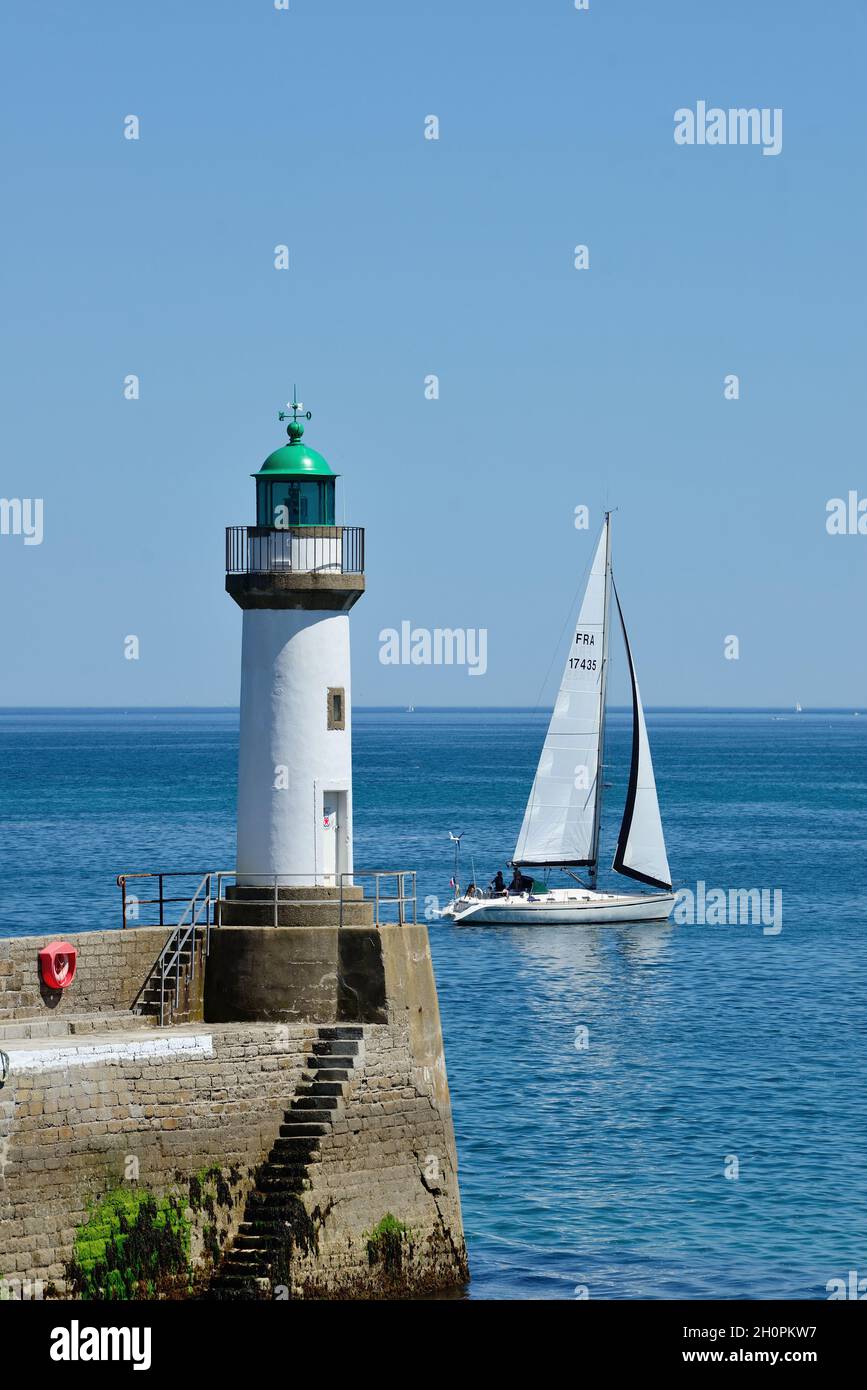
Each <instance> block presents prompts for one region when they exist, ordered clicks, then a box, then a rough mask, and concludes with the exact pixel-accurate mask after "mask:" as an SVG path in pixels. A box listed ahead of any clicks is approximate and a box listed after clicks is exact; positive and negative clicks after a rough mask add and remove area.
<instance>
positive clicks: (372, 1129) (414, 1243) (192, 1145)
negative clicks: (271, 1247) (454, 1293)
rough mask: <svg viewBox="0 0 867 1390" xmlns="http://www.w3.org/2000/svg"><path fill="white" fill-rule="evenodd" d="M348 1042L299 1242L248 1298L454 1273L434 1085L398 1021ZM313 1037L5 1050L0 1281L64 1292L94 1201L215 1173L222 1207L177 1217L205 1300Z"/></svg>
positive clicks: (448, 1171) (418, 1286)
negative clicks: (219, 1176) (384, 1237)
mask: <svg viewBox="0 0 867 1390" xmlns="http://www.w3.org/2000/svg"><path fill="white" fill-rule="evenodd" d="M361 1033H362V1039H361V1044H360V1056H359V1066H358V1068H357V1074H356V1076H355V1077H354V1079H353V1083H352V1086H351V1088H350V1089H349V1094H348V1096H347V1100H346V1104H345V1106H344V1107H343V1110H342V1114H341V1117H340V1118H339V1119H336V1120H335V1123H334V1126H333V1133H331V1134H329V1135H328V1136H327V1138H326V1140H325V1141H324V1142H323V1144H322V1146H321V1153H320V1155H319V1158H318V1162H315V1163H313V1164H311V1165H310V1169H309V1173H310V1177H309V1180H308V1181H306V1182H305V1184H304V1190H303V1191H302V1192H301V1193H300V1201H301V1202H302V1203H303V1205H304V1208H305V1209H306V1211H307V1212H308V1213H309V1215H310V1217H311V1230H313V1232H314V1235H313V1240H312V1243H310V1244H308V1245H307V1246H306V1247H302V1248H299V1249H298V1250H297V1251H295V1252H293V1255H292V1258H291V1260H290V1271H291V1273H290V1276H289V1284H288V1287H282V1286H281V1287H279V1288H274V1289H272V1290H265V1291H264V1292H263V1294H262V1296H265V1297H268V1296H273V1297H277V1298H281V1297H287V1296H288V1297H318V1298H338V1297H381V1296H384V1295H385V1296H388V1295H389V1294H390V1293H391V1294H398V1293H402V1292H405V1291H409V1292H420V1291H423V1290H424V1289H426V1288H431V1289H432V1288H442V1287H443V1286H448V1285H451V1284H456V1283H460V1282H461V1281H462V1280H463V1279H465V1278H466V1256H465V1253H464V1245H463V1236H462V1231H461V1218H460V1205H459V1198H458V1189H457V1178H456V1172H455V1161H454V1142H453V1136H452V1133H451V1124H450V1119H449V1116H448V1113H447V1112H446V1113H444V1112H443V1110H442V1108H441V1106H440V1104H439V1102H438V1100H437V1096H436V1093H435V1086H434V1078H433V1076H432V1074H431V1073H430V1071H429V1070H428V1071H427V1075H426V1074H425V1072H426V1069H425V1068H423V1067H421V1068H419V1067H416V1066H415V1065H414V1063H413V1059H412V1055H411V1051H410V1047H409V1037H408V1029H407V1026H406V1021H405V1020H396V1021H395V1022H394V1023H393V1024H391V1025H365V1026H363V1028H362V1029H361ZM315 1034H316V1029H315V1028H314V1027H312V1026H311V1025H303V1024H288V1025H287V1024H277V1025H274V1024H265V1023H259V1024H249V1025H243V1026H240V1027H239V1026H236V1025H230V1024H222V1025H205V1026H202V1025H187V1026H185V1027H182V1028H171V1029H159V1030H155V1031H153V1032H148V1033H147V1035H145V1036H142V1035H141V1034H137V1035H135V1036H133V1037H124V1036H119V1037H112V1039H111V1041H110V1042H104V1041H100V1043H99V1044H96V1045H94V1046H92V1047H91V1048H90V1049H89V1052H90V1055H88V1046H87V1045H86V1044H83V1043H81V1042H78V1041H76V1043H75V1046H74V1047H70V1048H67V1049H64V1048H63V1047H62V1046H60V1045H59V1044H58V1042H57V1040H56V1039H50V1040H46V1042H45V1044H44V1045H39V1044H37V1043H34V1042H33V1041H32V1040H27V1041H22V1042H21V1043H16V1044H12V1043H7V1044H6V1050H7V1052H8V1055H9V1058H10V1072H9V1076H8V1079H7V1081H6V1084H5V1086H4V1087H3V1088H2V1089H0V1276H4V1277H5V1278H6V1279H12V1278H15V1279H18V1280H21V1281H25V1280H31V1281H32V1280H36V1279H41V1280H43V1281H45V1282H46V1283H48V1284H50V1283H53V1284H54V1285H55V1286H56V1289H57V1292H58V1293H62V1292H64V1291H65V1277H66V1264H67V1262H68V1261H69V1260H70V1258H71V1257H72V1255H73V1251H74V1247H75V1241H76V1233H77V1232H79V1231H80V1230H81V1228H82V1227H83V1226H84V1223H85V1222H86V1221H87V1219H88V1214H89V1212H90V1211H91V1210H92V1209H93V1206H94V1204H95V1203H96V1202H98V1201H99V1199H100V1198H101V1197H103V1196H104V1194H105V1193H107V1192H110V1191H112V1190H115V1189H117V1188H118V1187H123V1186H129V1187H140V1188H145V1189H147V1190H148V1191H149V1192H151V1193H153V1194H154V1195H155V1196H157V1197H164V1196H166V1195H170V1194H177V1195H178V1196H179V1197H181V1199H182V1202H183V1203H186V1202H188V1201H189V1197H190V1193H191V1192H192V1191H193V1189H194V1187H195V1184H196V1183H197V1181H198V1180H199V1178H200V1176H201V1174H203V1173H204V1172H207V1171H210V1170H212V1169H213V1168H215V1167H216V1168H219V1169H220V1171H221V1173H223V1175H224V1177H225V1182H224V1184H223V1190H224V1193H225V1194H226V1196H225V1199H224V1200H223V1202H222V1204H221V1205H218V1207H217V1208H216V1210H214V1208H213V1206H212V1207H211V1210H210V1211H205V1210H202V1209H200V1210H198V1211H197V1210H195V1209H193V1207H191V1206H188V1207H187V1210H186V1218H187V1220H188V1221H189V1223H190V1231H191V1247H190V1249H191V1258H192V1261H193V1264H194V1266H195V1267H196V1270H197V1274H198V1277H199V1287H200V1289H201V1290H204V1289H206V1287H207V1282H208V1277H209V1273H210V1268H211V1264H212V1262H213V1261H214V1260H215V1259H216V1260H217V1261H219V1258H220V1257H219V1252H218V1249H217V1247H219V1249H220V1250H224V1249H226V1248H227V1247H228V1246H229V1245H230V1244H231V1242H232V1240H233V1238H234V1236H235V1234H236V1233H237V1230H238V1226H239V1224H240V1222H241V1220H242V1218H243V1215H244V1208H245V1204H246V1201H247V1198H248V1196H249V1194H250V1191H251V1189H252V1187H253V1185H254V1183H255V1181H256V1174H257V1171H258V1170H259V1168H260V1166H261V1165H262V1164H263V1162H264V1160H265V1158H266V1155H267V1154H268V1152H269V1151H270V1150H271V1148H272V1146H273V1144H274V1141H275V1138H276V1137H277V1135H278V1134H279V1132H280V1126H281V1121H282V1119H283V1115H284V1112H285V1110H286V1107H287V1105H288V1104H289V1103H290V1101H291V1099H292V1097H293V1095H294V1094H295V1091H296V1089H297V1088H298V1086H299V1084H300V1082H301V1081H302V1078H303V1076H304V1072H305V1067H306V1066H307V1059H308V1056H309V1053H310V1049H311V1045H312V1042H313V1039H314V1037H315ZM66 1052H69V1053H70V1056H69V1057H67V1056H66V1055H65V1053H66ZM40 1054H41V1055H40ZM72 1054H74V1055H72ZM387 1218H390V1219H391V1221H392V1222H393V1223H394V1224H395V1225H396V1227H397V1228H398V1230H399V1233H400V1234H399V1235H398V1237H397V1238H396V1240H395V1239H394V1238H393V1239H392V1241H391V1244H390V1245H389V1246H388V1247H387V1249H386V1247H382V1251H381V1250H380V1246H379V1245H378V1243H377V1235H376V1233H377V1231H378V1229H380V1228H382V1227H383V1223H385V1226H386V1228H387V1227H388V1225H389V1222H388V1220H387ZM384 1254H388V1256H389V1258H387V1259H386V1258H384V1257H381V1256H382V1255H384Z"/></svg>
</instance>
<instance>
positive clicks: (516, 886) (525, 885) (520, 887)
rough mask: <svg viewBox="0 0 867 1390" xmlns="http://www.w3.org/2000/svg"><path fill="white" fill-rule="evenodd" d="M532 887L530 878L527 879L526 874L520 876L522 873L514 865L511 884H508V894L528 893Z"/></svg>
mask: <svg viewBox="0 0 867 1390" xmlns="http://www.w3.org/2000/svg"><path fill="white" fill-rule="evenodd" d="M532 887H533V880H532V879H531V878H528V877H527V875H526V874H522V873H521V870H520V869H519V868H518V865H517V864H516V865H515V872H514V875H513V877H512V882H511V883H510V884H509V892H510V893H529V891H530V889H531V888H532Z"/></svg>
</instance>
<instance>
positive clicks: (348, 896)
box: [117, 869, 418, 971]
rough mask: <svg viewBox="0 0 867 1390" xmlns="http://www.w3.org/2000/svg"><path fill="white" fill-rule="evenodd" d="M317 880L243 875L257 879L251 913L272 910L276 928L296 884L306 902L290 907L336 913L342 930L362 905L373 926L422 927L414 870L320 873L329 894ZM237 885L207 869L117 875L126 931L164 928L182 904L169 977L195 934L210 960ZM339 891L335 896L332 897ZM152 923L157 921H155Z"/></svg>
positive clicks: (231, 872) (232, 877) (226, 872)
mask: <svg viewBox="0 0 867 1390" xmlns="http://www.w3.org/2000/svg"><path fill="white" fill-rule="evenodd" d="M316 877H317V875H315V874H245V875H243V878H244V883H245V885H248V880H249V879H250V878H255V880H256V889H257V891H255V896H250V889H249V886H247V896H245V898H244V902H246V903H247V904H248V906H251V907H261V906H268V907H269V908H271V909H272V912H273V923H274V926H275V927H276V926H277V924H278V921H279V906H280V902H281V899H280V889H281V888H282V887H286V886H288V885H291V881H292V880H293V879H295V880H300V881H301V893H302V894H303V896H294V897H293V898H292V899H291V901H292V903H293V904H294V905H295V906H296V907H321V906H328V907H331V908H335V909H336V911H337V920H338V924H339V925H340V926H342V925H343V916H344V907H345V906H346V907H355V906H356V905H357V903H358V902H359V901H364V902H369V903H370V904H371V905H372V907H373V923H374V926H377V927H381V926H386V925H388V924H389V923H397V924H398V925H400V926H409V925H413V926H414V925H415V924H416V923H417V922H418V893H417V888H416V871H415V869H354V870H353V871H352V872H351V873H338V874H322V873H320V874H319V875H318V877H319V879H321V884H319V885H318V886H320V887H322V888H325V889H328V890H329V892H328V893H323V892H318V891H317V883H316V882H313V883H311V882H310V880H311V878H314V879H315V878H316ZM169 880H171V882H169ZM184 880H186V882H184ZM359 880H361V882H359ZM236 882H237V872H236V870H235V869H209V870H207V871H206V872H205V873H202V872H200V871H195V872H191V871H189V870H185V869H173V870H166V871H164V872H163V873H133V874H118V876H117V886H118V888H119V889H120V891H121V913H122V918H123V926H125V927H127V926H131V925H132V926H166V925H168V924H169V921H170V919H171V918H172V917H173V916H174V912H173V909H174V908H175V905H176V904H177V903H184V904H185V907H184V910H183V912H182V914H181V916H180V919H179V921H178V923H177V926H176V928H175V932H174V933H173V935H172V937H171V938H170V940H169V941H168V942H167V943H166V947H165V948H164V952H163V954H164V955H166V956H167V964H166V970H167V971H168V968H169V965H171V966H173V967H174V966H176V965H177V962H176V960H175V955H174V953H175V951H176V950H177V948H178V947H180V948H181V949H182V950H183V949H186V948H187V946H188V944H189V941H190V939H191V937H192V938H194V936H195V931H196V930H197V929H201V930H202V931H203V932H204V935H205V954H207V950H208V944H209V938H210V932H211V929H212V928H214V927H219V926H220V925H221V920H220V919H221V907H222V904H223V901H224V899H225V891H226V887H227V886H230V885H233V884H235V883H236ZM359 887H360V888H361V889H362V894H363V896H362V898H360V899H359V898H358V897H356V896H355V892H352V893H350V892H348V890H350V889H354V890H355V891H357V889H358V888H359ZM335 889H336V890H337V893H336V895H335V896H332V895H333V894H334V893H335ZM154 918H156V919H157V920H156V921H154V920H153V919H154ZM176 938H177V939H176Z"/></svg>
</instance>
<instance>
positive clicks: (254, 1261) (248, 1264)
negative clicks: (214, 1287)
mask: <svg viewBox="0 0 867 1390" xmlns="http://www.w3.org/2000/svg"><path fill="white" fill-rule="evenodd" d="M238 1271H243V1272H244V1273H247V1274H255V1275H258V1276H259V1277H260V1278H261V1277H262V1276H263V1275H266V1274H267V1272H268V1260H267V1259H266V1258H265V1257H264V1256H263V1254H262V1251H261V1250H247V1249H245V1248H243V1247H241V1248H239V1247H238V1246H233V1247H232V1249H231V1250H227V1251H226V1261H225V1268H224V1270H223V1273H224V1274H234V1273H236V1272H238Z"/></svg>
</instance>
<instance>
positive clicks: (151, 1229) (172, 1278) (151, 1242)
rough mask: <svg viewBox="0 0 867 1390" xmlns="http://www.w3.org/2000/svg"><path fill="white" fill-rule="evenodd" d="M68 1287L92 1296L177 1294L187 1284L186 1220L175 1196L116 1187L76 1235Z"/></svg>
mask: <svg viewBox="0 0 867 1390" xmlns="http://www.w3.org/2000/svg"><path fill="white" fill-rule="evenodd" d="M66 1277H67V1279H68V1280H69V1284H70V1290H71V1292H72V1293H73V1294H74V1295H75V1296H76V1297H78V1298H83V1299H93V1300H115V1299H154V1298H159V1297H161V1296H162V1297H166V1296H169V1297H170V1296H172V1295H173V1294H174V1295H176V1296H177V1295H180V1296H181V1297H183V1296H184V1295H185V1294H186V1293H187V1291H188V1289H189V1285H190V1277H191V1273H190V1225H189V1222H188V1220H187V1218H186V1215H185V1211H184V1205H183V1203H182V1202H181V1200H180V1198H178V1197H174V1196H168V1197H160V1198H157V1197H154V1196H153V1194H152V1193H150V1192H148V1191H147V1190H146V1189H145V1188H140V1187H117V1188H114V1189H113V1190H112V1191H111V1192H108V1193H106V1195H105V1196H104V1197H102V1198H101V1199H100V1200H99V1201H98V1202H96V1203H95V1204H94V1205H93V1207H92V1209H91V1211H90V1214H89V1216H88V1219H87V1221H86V1222H84V1224H83V1225H81V1226H79V1228H78V1230H77V1231H76V1234H75V1245H74V1248H73V1257H72V1259H71V1260H69V1261H68V1263H67V1266H66Z"/></svg>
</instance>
